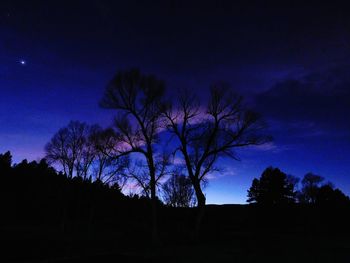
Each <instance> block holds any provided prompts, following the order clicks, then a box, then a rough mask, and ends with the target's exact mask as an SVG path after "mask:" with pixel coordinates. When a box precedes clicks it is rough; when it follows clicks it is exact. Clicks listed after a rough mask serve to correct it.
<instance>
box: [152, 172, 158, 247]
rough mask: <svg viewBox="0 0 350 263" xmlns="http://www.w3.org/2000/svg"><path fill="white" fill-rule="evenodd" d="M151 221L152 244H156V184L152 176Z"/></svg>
mask: <svg viewBox="0 0 350 263" xmlns="http://www.w3.org/2000/svg"><path fill="white" fill-rule="evenodd" d="M150 187H151V206H152V207H151V209H152V211H151V213H152V215H151V220H152V243H153V244H154V245H156V244H157V243H158V229H157V226H158V224H157V196H156V182H155V177H154V175H153V176H151V185H150Z"/></svg>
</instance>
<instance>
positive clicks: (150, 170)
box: [101, 69, 165, 241]
mask: <svg viewBox="0 0 350 263" xmlns="http://www.w3.org/2000/svg"><path fill="white" fill-rule="evenodd" d="M164 90H165V85H164V83H163V81H160V80H158V79H157V78H155V77H154V76H152V75H142V74H141V73H140V72H139V71H138V70H134V69H133V70H130V71H126V72H119V73H118V74H117V75H116V76H115V77H114V78H113V79H112V81H111V82H110V83H109V85H108V87H107V89H106V91H105V94H104V97H103V99H102V100H101V106H102V107H103V108H107V109H115V110H117V117H116V119H115V128H116V131H117V133H118V136H119V137H118V138H119V140H121V141H122V142H123V143H124V145H123V147H121V148H120V149H119V150H118V153H117V154H116V155H117V156H119V157H120V156H125V155H129V154H133V153H134V154H139V155H140V156H142V158H143V160H144V161H145V164H146V167H147V173H144V172H143V174H142V176H139V175H137V176H134V178H135V179H138V180H139V182H140V183H142V185H144V187H145V188H147V187H148V188H149V192H150V197H151V200H152V225H153V226H152V239H153V241H156V239H157V214H156V206H157V194H156V186H157V182H159V180H160V178H161V177H162V176H163V175H164V173H165V169H163V168H160V169H159V167H157V163H159V159H162V155H160V154H159V153H158V151H157V148H156V143H158V142H159V132H160V130H161V129H162V120H161V115H162V114H161V107H162V98H163V94H164ZM145 178H147V180H148V182H146V181H145Z"/></svg>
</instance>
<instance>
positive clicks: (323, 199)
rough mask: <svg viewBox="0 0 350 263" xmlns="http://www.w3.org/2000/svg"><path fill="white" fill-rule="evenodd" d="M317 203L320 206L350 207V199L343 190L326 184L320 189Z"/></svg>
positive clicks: (316, 199)
mask: <svg viewBox="0 0 350 263" xmlns="http://www.w3.org/2000/svg"><path fill="white" fill-rule="evenodd" d="M315 203H316V204H318V205H349V204H350V199H349V197H348V196H346V195H345V194H344V193H343V192H342V191H341V190H339V189H334V188H333V187H332V185H330V184H326V185H323V186H321V187H320V188H318V190H317V193H316V198H315Z"/></svg>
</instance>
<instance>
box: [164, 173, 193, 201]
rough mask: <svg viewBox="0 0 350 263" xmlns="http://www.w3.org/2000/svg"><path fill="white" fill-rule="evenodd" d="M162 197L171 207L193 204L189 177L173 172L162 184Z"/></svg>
mask: <svg viewBox="0 0 350 263" xmlns="http://www.w3.org/2000/svg"><path fill="white" fill-rule="evenodd" d="M163 198H164V201H165V203H166V204H167V205H169V206H172V207H190V206H193V205H194V204H195V199H194V191H193V187H192V184H191V181H190V179H189V178H188V177H186V176H185V175H182V174H178V173H176V172H175V173H174V174H173V175H172V176H171V177H170V178H169V179H168V180H167V181H166V182H165V183H164V185H163Z"/></svg>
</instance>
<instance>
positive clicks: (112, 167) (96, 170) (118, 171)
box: [88, 125, 129, 188]
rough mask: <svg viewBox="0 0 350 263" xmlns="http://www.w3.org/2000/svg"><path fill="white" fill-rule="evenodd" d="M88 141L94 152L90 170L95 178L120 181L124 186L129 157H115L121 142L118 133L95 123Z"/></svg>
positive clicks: (121, 185) (102, 180)
mask: <svg viewBox="0 0 350 263" xmlns="http://www.w3.org/2000/svg"><path fill="white" fill-rule="evenodd" d="M88 141H89V144H90V145H91V146H92V148H93V152H94V162H93V163H92V169H91V171H90V172H91V175H92V177H93V179H94V180H96V181H99V182H101V183H103V184H110V183H112V184H113V183H118V187H121V188H123V186H124V184H125V182H126V180H125V178H126V176H125V170H126V169H127V168H128V166H129V157H128V156H123V157H120V158H114V157H113V155H114V152H115V149H116V148H118V145H119V143H120V142H119V140H118V136H117V134H116V133H115V132H114V130H113V129H112V128H108V129H102V128H101V127H100V126H98V125H94V126H93V128H92V130H91V133H90V135H89V137H88Z"/></svg>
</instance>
